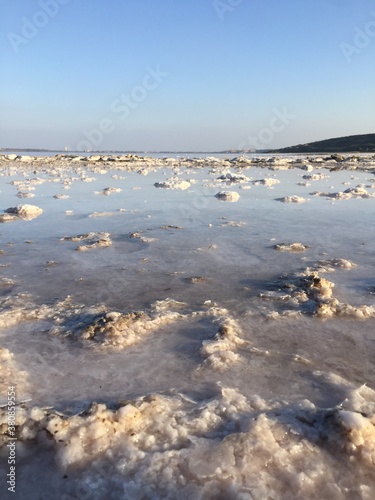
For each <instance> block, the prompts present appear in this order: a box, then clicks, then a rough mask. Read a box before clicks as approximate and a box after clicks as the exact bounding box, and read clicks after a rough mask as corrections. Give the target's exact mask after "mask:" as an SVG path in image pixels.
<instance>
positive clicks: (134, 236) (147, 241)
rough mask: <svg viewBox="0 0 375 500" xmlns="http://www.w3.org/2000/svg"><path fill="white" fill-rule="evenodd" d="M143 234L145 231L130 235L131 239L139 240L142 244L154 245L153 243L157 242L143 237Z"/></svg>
mask: <svg viewBox="0 0 375 500" xmlns="http://www.w3.org/2000/svg"><path fill="white" fill-rule="evenodd" d="M142 233H143V231H138V232H135V233H130V234H129V238H132V239H137V240H139V241H141V242H142V243H152V242H153V241H157V239H156V238H151V237H147V236H142Z"/></svg>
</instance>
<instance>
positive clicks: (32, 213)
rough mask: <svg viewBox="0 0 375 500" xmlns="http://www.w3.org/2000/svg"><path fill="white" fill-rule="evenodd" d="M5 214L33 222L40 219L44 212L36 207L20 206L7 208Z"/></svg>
mask: <svg viewBox="0 0 375 500" xmlns="http://www.w3.org/2000/svg"><path fill="white" fill-rule="evenodd" d="M5 213H7V214H11V215H16V216H17V217H19V218H21V219H23V220H32V219H35V218H36V217H39V215H41V214H42V213H43V210H42V209H41V208H39V207H37V206H36V205H18V206H17V207H10V208H7V209H6V210H5Z"/></svg>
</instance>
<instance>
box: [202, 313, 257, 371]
mask: <svg viewBox="0 0 375 500" xmlns="http://www.w3.org/2000/svg"><path fill="white" fill-rule="evenodd" d="M223 313H224V317H223V318H222V319H221V322H220V326H219V329H218V332H217V333H216V335H215V337H214V338H213V339H212V340H206V341H204V342H203V346H202V348H201V351H200V352H201V355H202V356H203V358H205V361H204V364H203V366H204V367H209V368H212V369H214V370H219V371H223V370H225V369H226V368H228V367H230V366H232V365H233V364H234V363H236V362H237V361H239V360H240V355H239V354H238V353H237V352H236V351H237V349H238V348H239V347H245V346H249V343H248V342H246V341H245V340H242V339H241V337H240V335H241V333H242V330H241V327H240V326H239V324H238V323H237V322H236V321H235V320H234V319H232V318H230V317H228V311H226V310H224V311H222V314H223Z"/></svg>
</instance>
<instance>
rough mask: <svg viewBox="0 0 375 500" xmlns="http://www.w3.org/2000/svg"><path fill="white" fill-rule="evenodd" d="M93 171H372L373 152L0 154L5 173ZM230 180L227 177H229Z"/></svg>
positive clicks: (374, 158)
mask: <svg viewBox="0 0 375 500" xmlns="http://www.w3.org/2000/svg"><path fill="white" fill-rule="evenodd" d="M82 167H84V168H85V169H87V170H89V171H92V172H101V171H103V170H108V169H111V170H114V169H115V170H122V171H140V173H141V172H144V171H145V170H146V171H147V170H149V169H152V170H153V169H157V168H163V167H164V168H167V167H181V168H200V167H213V168H214V167H216V168H217V167H227V168H235V169H242V168H249V167H262V168H268V169H271V170H288V169H291V168H299V169H302V170H305V171H307V172H311V171H312V170H313V169H314V168H315V169H328V170H333V171H336V170H343V169H346V170H358V171H374V170H375V154H342V155H339V154H331V155H270V156H267V155H261V156H257V155H251V156H237V157H233V158H228V159H226V158H221V157H215V156H209V157H206V158H202V157H197V158H187V157H164V158H154V157H150V156H138V155H135V154H126V155H125V154H124V155H99V154H95V155H94V154H93V155H90V156H83V155H75V154H66V155H63V154H57V155H55V156H25V155H17V154H7V155H0V175H1V172H7V173H8V174H12V173H20V172H25V173H26V172H33V173H42V172H48V173H50V172H51V169H54V170H56V171H60V170H62V169H69V170H72V171H75V172H79V171H80V169H81V168H82ZM229 180H230V179H229Z"/></svg>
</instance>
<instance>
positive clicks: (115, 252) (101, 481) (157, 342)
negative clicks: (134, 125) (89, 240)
mask: <svg viewBox="0 0 375 500" xmlns="http://www.w3.org/2000/svg"><path fill="white" fill-rule="evenodd" d="M221 173H222V170H221V169H220V168H217V169H214V170H212V169H209V168H204V167H203V168H200V169H194V168H190V169H187V170H184V169H167V168H166V169H163V170H161V169H158V170H155V171H151V172H149V173H148V175H139V174H138V173H136V172H119V171H107V172H106V173H103V174H100V173H98V172H94V173H91V172H89V171H88V172H87V177H93V178H95V180H93V181H92V182H82V181H81V180H79V179H77V180H71V179H70V180H69V177H77V176H76V175H75V174H74V173H71V172H69V171H65V172H62V173H61V176H60V177H59V178H56V175H53V176H52V178H51V177H49V176H48V175H46V174H38V175H31V176H27V177H29V178H33V177H34V178H35V177H39V178H41V179H45V181H46V182H44V183H42V184H37V185H35V186H34V187H35V190H34V191H32V193H34V194H35V196H34V197H33V198H30V199H22V200H20V199H19V198H17V196H16V194H17V192H18V190H19V188H18V187H17V186H15V185H11V184H9V182H10V181H15V180H21V179H22V180H24V179H25V176H23V175H18V176H13V177H7V176H4V177H2V178H1V181H0V182H1V184H0V191H1V207H0V208H1V209H2V210H5V209H6V208H8V207H12V206H16V205H18V204H24V203H28V204H32V205H37V206H38V207H41V208H42V209H43V211H44V212H43V214H42V215H41V216H39V217H37V218H35V219H33V220H30V221H25V220H15V221H13V222H9V223H3V224H0V238H1V239H0V250H2V251H3V252H2V253H1V254H0V266H1V267H0V279H2V281H0V285H1V286H0V298H1V301H2V313H0V325H2V328H1V347H2V348H4V349H8V350H9V351H10V352H11V353H13V357H12V358H10V359H8V360H7V359H4V360H2V361H1V360H0V361H1V363H2V364H1V367H2V372H1V373H2V378H3V383H2V393H1V397H2V402H3V403H4V404H5V403H6V399H5V396H6V386H7V385H14V384H15V385H16V387H17V398H18V401H23V400H26V399H30V401H29V402H28V403H25V405H24V406H25V409H22V407H19V410H18V412H19V419H20V423H19V428H20V431H19V432H20V440H19V443H18V455H17V456H18V462H17V467H18V470H19V475H18V479H17V488H18V492H19V495H20V497H19V498H31V499H33V498H35V499H37V498H38V499H39V498H56V495H57V494H59V495H61V498H63V496H62V495H63V494H66V495H70V496H66V498H78V499H81V498H98V499H101V498H120V497H121V498H122V497H123V498H139V499H141V498H202V499H203V498H204V499H205V498H241V499H245V498H249V499H250V498H254V499H255V498H256V499H258V498H259V499H263V498H280V499H285V498H364V499H365V498H371V492H372V491H373V488H374V486H375V482H374V479H373V477H374V476H373V463H374V460H375V430H374V429H373V428H374V424H375V420H374V418H373V417H372V415H373V414H374V412H375V406H374V405H375V393H373V391H372V388H375V370H374V349H375V344H374V341H375V334H374V326H375V310H374V309H371V306H372V305H373V304H374V296H375V295H374V294H375V276H374V267H375V257H374V255H375V253H374V218H373V214H374V205H375V198H351V199H341V200H340V199H333V198H330V197H326V196H323V197H321V196H314V195H312V194H311V193H313V192H316V191H318V192H323V193H326V192H340V191H344V190H345V189H348V188H351V187H355V186H357V185H360V184H363V185H364V186H372V187H366V189H367V191H368V192H369V193H370V194H371V195H373V194H374V192H375V189H374V182H375V180H374V177H375V176H374V175H373V174H371V173H369V172H357V171H356V172H354V173H353V171H345V170H342V171H339V172H329V171H327V170H324V174H325V175H326V176H327V177H326V178H323V179H320V180H309V181H306V180H304V179H303V178H302V176H304V175H306V172H305V171H303V170H299V169H292V170H280V171H271V170H266V169H264V168H256V167H253V168H248V169H242V170H241V175H244V176H247V177H249V178H250V180H248V181H246V182H242V183H226V182H223V181H220V180H218V177H219V175H220V174H221ZM314 173H320V169H319V170H316V171H314V172H309V174H314ZM176 175H177V176H178V178H179V179H180V180H187V181H189V182H191V185H190V187H188V188H187V189H184V190H180V189H162V188H156V187H154V184H155V183H158V182H161V181H164V180H166V179H169V178H172V177H174V176H176ZM113 176H120V177H121V178H114V177H113ZM265 178H275V179H277V180H279V181H280V183H279V184H275V185H274V186H272V187H266V186H265V185H257V184H256V183H254V182H253V181H257V180H261V179H265ZM51 179H54V181H53V182H51ZM67 180H68V182H67ZM302 182H309V184H310V185H309V186H305V185H299V183H302ZM343 183H345V184H343ZM66 185H68V187H69V189H64V186H66ZM108 187H113V188H120V189H121V191H120V192H112V193H111V194H109V195H105V194H103V190H104V189H105V188H108ZM219 191H236V192H237V193H239V195H240V198H239V200H238V201H237V202H235V203H230V202H225V201H220V200H218V199H217V198H215V194H216V193H218V192H219ZM57 194H64V195H69V198H67V199H55V198H54V197H53V196H54V195H57ZM294 195H296V196H299V197H302V198H304V200H305V201H304V203H297V204H295V203H283V202H281V201H279V199H281V198H283V197H286V196H294ZM66 211H72V213H70V214H67V213H66ZM95 213H96V214H95ZM93 215H95V216H93ZM91 232H93V233H98V232H108V233H110V239H111V241H112V245H111V246H109V247H105V248H89V249H88V250H87V251H84V252H80V251H76V247H77V246H79V245H81V244H85V243H86V242H85V241H83V242H82V243H81V242H78V243H77V242H75V241H62V240H61V239H62V238H64V237H71V236H76V235H81V234H86V233H91ZM133 233H137V235H136V237H130V235H132V234H133ZM133 236H134V235H133ZM142 238H143V239H144V240H142ZM293 242H301V243H303V244H304V245H307V246H308V247H309V248H307V249H306V250H305V251H303V252H287V251H286V252H281V251H277V250H275V248H274V246H275V245H276V244H280V243H293ZM334 259H346V260H348V261H350V262H351V263H353V264H356V267H354V266H353V268H351V269H345V268H344V267H342V262H341V261H340V262H338V263H337V262H336V263H333V260H334ZM323 261H324V262H323ZM319 266H320V267H319ZM340 266H341V267H340ZM307 268H310V269H313V270H308V271H306V269H307ZM323 268H324V269H323ZM327 268H330V269H327ZM329 270H331V272H328V271H329ZM299 272H302V273H304V274H303V277H302V282H301V283H302V284H299V281H298V280H297V285H296V284H295V283H296V281H295V280H296V278H295V276H296V273H299ZM311 273H317V276H319V279H320V278H326V279H327V280H329V282H330V283H334V285H335V286H334V287H333V288H332V293H333V296H332V297H331V298H330V297H329V294H328V292H327V293H326V290H325V289H324V288H323V289H322V290H323V291H321V290H319V289H318V288H316V287H317V286H318V285H316V286H315V285H312V288H311V286H310V285H309V286H307V285H305V284H304V281H303V280H306V279H308V276H310V275H311ZM280 276H284V277H283V278H282V280H281V281H280ZM278 280H279V281H278ZM283 280H284V281H283ZM319 286H320V285H319ZM322 286H323V287H324V284H323V285H322ZM301 287H302V288H301ZM304 287H305V288H304ZM306 287H307V288H306ZM330 293H331V292H330ZM272 294H273V295H272ZM306 294H307V295H306ZM68 296H69V299H68V300H66V299H67V297H68ZM301 297H302V298H301ZM306 297H307V298H306ZM168 299H172V300H173V301H178V302H179V303H176V302H173V301H168ZM334 300H335V301H336V302H334ZM157 301H161V302H157ZM327 304H328V306H329V312H328V314H326V315H325V316H322V315H321V314H320V312H319V311H321V309H320V308H321V307H322V306H327ZM328 306H327V307H328ZM363 306H369V308H368V309H363ZM361 307H362V309H361ZM358 310H359V311H360V312H358ZM111 311H117V312H119V313H121V314H122V316H121V317H120V315H119V318H120V320H119V321H120V323H116V321H117V319H116V320H113V319H112V317H111V318H109V319H108V318H107V319H106V316H105V314H106V313H108V312H111ZM131 311H138V312H141V313H143V315H141V316H139V317H138V316H137V317H136V318H135V319H134V318H132V319H129V320H128V319H127V316H126V315H127V314H128V313H130V312H131ZM361 311H362V312H361ZM363 311H365V313H366V314H365V316H366V317H365V316H364V313H363ZM121 321H122V323H121ZM108 325H109V326H108ZM112 325H113V326H112ZM87 328H88V329H89V331H90V332H91V333H90V334H89V333H87V332H88V330H87ZM90 328H91V330H90ZM218 331H219V334H217V332H218ZM5 358H6V356H5ZM364 384H366V387H365V388H363V387H362V386H363V385H364ZM150 395H151V399H150V400H149V399H146V400H145V399H142V398H145V397H148V396H150ZM158 395H159V396H158ZM152 398H154V399H152ZM158 398H159V399H158ZM160 398H161V399H160ZM163 398H164V399H163ZM129 401H133V402H132V403H129ZM152 401H154V402H152ZM92 402H99V403H104V404H106V405H107V407H108V408H109V409H108V410H106V409H105V410H103V409H99V410H98V409H94V410H92V412H91V414H90V415H87V414H85V415H83V416H81V417H78V416H77V414H78V413H79V412H82V411H84V410H87V409H88V408H89V406H90V404H91V403H92ZM339 405H342V406H339ZM33 407H40V408H45V407H51V408H50V409H49V410H43V411H45V414H44V416H40V415H39V416H38V417H35V415H36V414H37V410H34V413H30V412H32V410H31V408H33ZM121 408H125V409H126V410H121ZM129 408H130V409H131V411H135V410H133V408H138V410H137V412H139V413H137V415H138V416H137V419H138V420H137V422H138V421H139V425H138V424H137V426H136V428H134V429H133V428H132V427H131V425H130V424H129V422H128V421H127V420H126V422H125V420H123V419H124V418H125V417H123V416H121V415H122V413H121V411H122V412H123V413H124V412H125V413H126V412H128V411H130V410H129ZM332 408H335V410H331V409H332ZM344 410H345V411H346V412H347V413H348V414H349V413H350V418H349V417H348V415H347V413H345V412H344ZM38 411H41V410H38ZM330 411H331V412H333V413H332V415H333V416H332V415H331V413H329V412H330ZM27 412H29V413H27ZM56 412H63V414H64V415H66V417H64V419H65V420H64V422H65V423H64V424H62V423H61V422H60V421H59V422H58V423H57V424H56V425H57V427H56V428H57V429H58V430H57V431H56V435H57V437H60V440H58V439H57V437H56V438H54V437H51V436H53V433H51V429H50V427H48V426H50V425H51V424H50V422H51V421H52V420H53V419H58V418H60V417H58V415H57V414H56ZM340 412H341V413H340ZM24 415H26V416H24ZM56 415H57V416H56ZM358 415H359V416H360V417H361V418H363V420H364V422H362V421H361V422H359V421H358V419H359V417H358V418H357V420H355V418H356V416H358ZM126 418H128V417H126ZM132 418H133V417H132ZM134 418H135V417H134ZM38 419H39V420H38ZM90 419H92V421H91V420H90ZM89 421H90V422H91V423H89ZM159 421H160V424H157V422H159ZM113 422H116V426H117V427H116V426H115V427H113V426H114V424H113ZM132 422H133V420H132ZM348 422H349V423H348ZM353 422H354V423H353ZM4 425H5V424H4ZM129 425H130V427H129ZM132 425H133V424H132ZM134 425H135V424H134ZM160 426H161V427H163V426H164V427H165V428H164V429H163V430H162V429H161V428H160ZM64 428H65V429H68V430H69V432H67V434H64V435H63V429H64ZM115 428H116V430H114V429H115ZM46 429H49V430H48V432H47V430H46ZM129 429H132V430H131V432H130V430H129ZM168 429H169V430H168ZM64 432H66V431H64ZM77 436H79V439H78V438H77ZM116 436H117V437H116ZM118 436H119V437H118ZM134 436H138V437H137V440H136V441H135V439H136V438H135V437H134ZM358 436H359V437H358ZM77 439H78V441H77ZM97 440H98V443H99V442H100V446H99V445H98V446H99V448H98V449H96V448H95V446H94V444H95V442H96V441H97ZM252 457H253V458H252ZM0 458H1V459H2V460H5V459H6V449H3V452H2V455H1V457H0ZM208 458H209V459H208ZM205 464H210V465H205ZM107 466H108V467H110V472H108V470H109V469H108V467H107ZM41 467H44V469H43V474H42V473H41V472H40V471H41V469H40V468H41ZM98 467H99V468H100V471H101V472H99V473H98ZM205 467H206V469H207V470H205ZM4 471H5V472H6V467H5V468H4V470H3V476H2V477H1V480H2V481H4V477H5V476H4V474H5V472H4ZM21 471H22V475H21ZM103 471H104V472H103ZM47 474H48V476H49V478H50V484H49V486H47V484H46V480H47V478H46V476H47ZM64 476H68V477H67V478H64ZM30 484H33V489H32V493H30V491H29V485H30ZM26 492H27V493H26ZM25 495H26V496H25ZM85 495H86V496H85ZM111 495H112V496H111ZM121 495H124V496H121Z"/></svg>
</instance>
